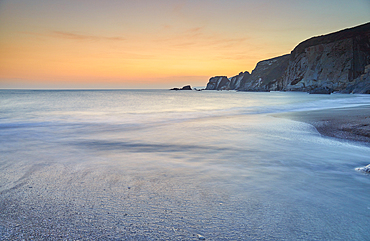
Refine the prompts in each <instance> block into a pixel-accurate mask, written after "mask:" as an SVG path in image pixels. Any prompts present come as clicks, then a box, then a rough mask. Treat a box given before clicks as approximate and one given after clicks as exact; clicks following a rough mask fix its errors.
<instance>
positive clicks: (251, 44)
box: [0, 0, 370, 88]
mask: <svg viewBox="0 0 370 241" xmlns="http://www.w3.org/2000/svg"><path fill="white" fill-rule="evenodd" d="M369 13H370V1H368V0H354V1H343V0H335V1H334V0H332V1H325V3H322V1H318V0H312V1H303V0H302V1H299V0H295V1H293V0H282V1H271V0H264V1H263V0H262V1H258V2H257V1H248V0H245V1H241V0H229V1H226V0H223V1H221V0H212V1H211V0H202V1H199V0H198V1H195V0H189V1H185V0H178V1H174V0H172V1H170V0H160V1H156V0H152V1H144V0H127V1H118V0H105V1H103V0H101V1H97V0H95V1H87V0H79V1H72V0H65V1H57V0H33V1H23V0H5V1H0V88H170V87H174V86H182V85H185V84H191V85H192V86H204V85H205V84H206V83H207V81H208V79H209V78H210V77H211V76H214V75H227V76H229V77H231V76H233V75H236V74H238V73H239V72H241V71H246V70H248V71H251V70H252V69H253V68H254V67H255V65H256V63H257V62H258V61H260V60H263V59H266V58H272V57H275V56H278V55H282V54H286V53H289V52H290V51H291V50H292V49H293V48H294V47H295V45H297V44H298V43H299V42H301V41H303V40H305V39H306V38H309V37H311V36H314V35H321V34H325V33H329V32H332V31H336V30H340V29H343V28H346V27H351V26H355V25H359V24H362V23H365V22H368V21H369V20H370V18H369ZM344 16H345V17H344Z"/></svg>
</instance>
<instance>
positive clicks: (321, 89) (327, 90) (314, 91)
mask: <svg viewBox="0 0 370 241" xmlns="http://www.w3.org/2000/svg"><path fill="white" fill-rule="evenodd" d="M308 93H310V94H331V93H333V90H332V89H330V88H328V87H318V88H315V89H312V90H310V91H309V92H308Z"/></svg>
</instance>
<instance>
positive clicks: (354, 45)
mask: <svg viewBox="0 0 370 241" xmlns="http://www.w3.org/2000/svg"><path fill="white" fill-rule="evenodd" d="M368 64H370V23H369V24H365V25H362V26H359V27H356V28H352V29H347V30H343V31H340V32H337V33H333V34H329V35H325V36H320V37H315V38H311V39H309V40H306V41H304V42H302V43H300V44H299V45H298V46H297V47H296V48H295V49H294V50H293V51H292V53H291V59H290V61H289V66H288V68H287V69H286V71H285V73H284V76H283V78H282V82H281V84H280V85H281V86H283V89H284V90H288V91H294V90H298V91H308V92H316V91H319V90H323V91H326V92H333V91H337V92H341V91H343V90H345V89H346V88H347V86H348V85H351V84H352V83H353V82H354V81H355V80H356V79H357V78H359V77H360V76H361V75H362V74H364V73H365V66H366V65H368ZM319 92H320V91H319Z"/></svg>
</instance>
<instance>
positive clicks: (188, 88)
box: [170, 85, 191, 90]
mask: <svg viewBox="0 0 370 241" xmlns="http://www.w3.org/2000/svg"><path fill="white" fill-rule="evenodd" d="M170 90H191V86H190V85H185V86H184V87H182V88H181V89H180V88H172V89H170Z"/></svg>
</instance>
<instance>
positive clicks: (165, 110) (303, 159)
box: [0, 90, 370, 240]
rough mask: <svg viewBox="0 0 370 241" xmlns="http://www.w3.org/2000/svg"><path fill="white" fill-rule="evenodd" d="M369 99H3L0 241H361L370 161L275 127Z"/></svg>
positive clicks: (59, 94)
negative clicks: (285, 115) (292, 116)
mask: <svg viewBox="0 0 370 241" xmlns="http://www.w3.org/2000/svg"><path fill="white" fill-rule="evenodd" d="M368 104H370V96H367V95H340V94H337V95H333V94H332V95H308V94H305V93H284V92H270V93H249V92H233V91H229V92H228V91H168V90H0V194H1V195H0V207H1V208H0V209H1V212H0V215H1V216H0V234H1V238H2V239H5V240H6V239H22V238H30V237H31V238H30V239H63V240H76V239H82V240H125V239H129V240H130V239H131V240H197V239H198V237H199V236H197V235H202V236H204V237H205V238H206V240H298V239H303V240H367V239H369V236H368V235H369V232H370V176H369V175H366V174H363V173H360V172H357V171H355V168H356V167H362V166H366V165H367V164H369V163H370V159H369V157H370V148H369V147H366V146H364V145H361V144H358V143H352V142H346V141H341V140H337V139H333V138H328V137H323V136H321V135H320V134H319V133H318V132H317V131H316V129H315V128H314V127H313V126H311V125H309V124H306V123H302V122H296V121H292V120H288V119H282V118H276V117H274V115H273V114H275V113H282V112H294V111H303V110H318V109H331V108H342V107H354V106H361V105H368Z"/></svg>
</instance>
